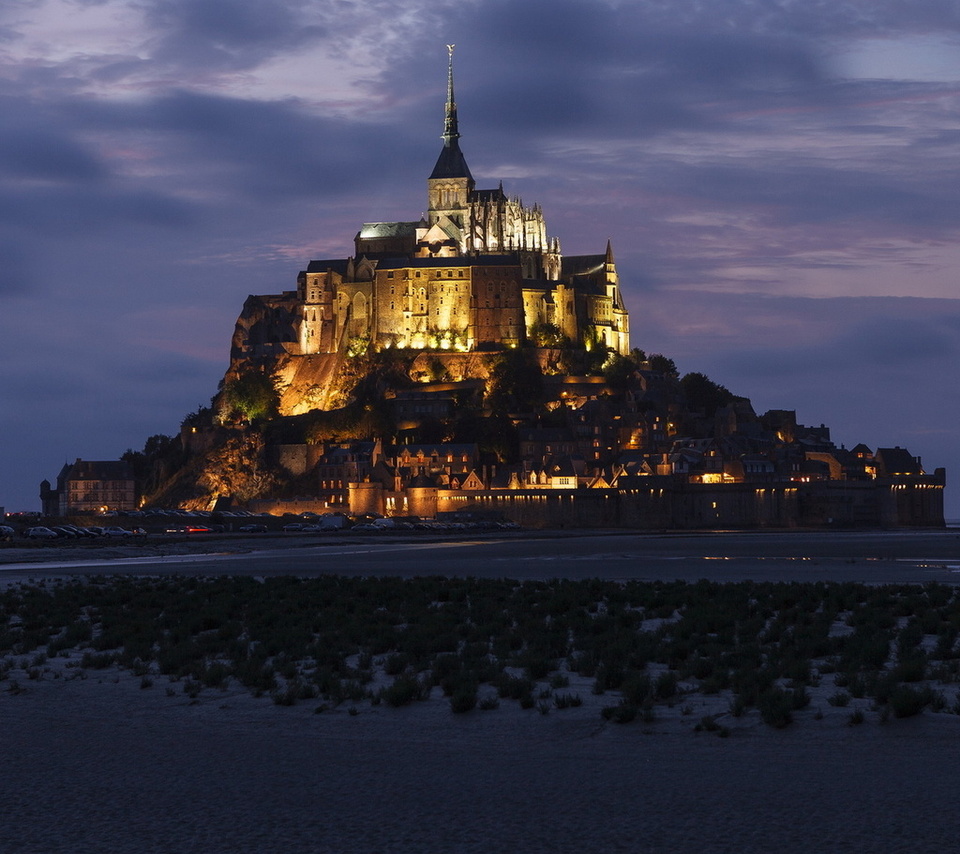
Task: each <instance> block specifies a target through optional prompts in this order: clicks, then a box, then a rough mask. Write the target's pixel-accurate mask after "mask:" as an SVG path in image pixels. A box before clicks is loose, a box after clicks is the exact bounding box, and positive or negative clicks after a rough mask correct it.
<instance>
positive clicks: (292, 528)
mask: <svg viewBox="0 0 960 854" xmlns="http://www.w3.org/2000/svg"><path fill="white" fill-rule="evenodd" d="M302 528H303V523H302V522H291V523H290V524H289V525H284V526H283V530H284V531H299V530H301V529H302Z"/></svg>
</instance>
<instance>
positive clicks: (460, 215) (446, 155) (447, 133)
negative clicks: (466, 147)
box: [427, 44, 474, 248]
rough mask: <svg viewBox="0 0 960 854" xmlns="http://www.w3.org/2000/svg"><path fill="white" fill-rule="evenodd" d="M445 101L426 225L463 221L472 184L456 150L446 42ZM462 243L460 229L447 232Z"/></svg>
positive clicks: (449, 47) (457, 138) (459, 224)
mask: <svg viewBox="0 0 960 854" xmlns="http://www.w3.org/2000/svg"><path fill="white" fill-rule="evenodd" d="M447 52H448V54H449V64H448V66H447V103H446V107H445V109H444V120H443V148H442V149H441V150H440V156H439V157H438V158H437V165H436V166H434V167H433V172H431V173H430V178H429V180H428V181H427V200H428V204H427V207H428V208H429V213H428V215H427V221H428V223H429V224H430V225H434V224H436V223H440V222H442V221H444V220H449V223H450V224H451V225H453V226H455V227H456V228H457V229H463V228H464V226H465V225H466V222H465V214H466V211H467V200H468V199H469V196H470V193H471V192H472V191H473V188H474V181H473V175H471V174H470V168H469V167H468V166H467V161H466V159H465V158H464V156H463V152H462V151H461V150H460V130H459V127H458V125H457V102H456V100H455V99H454V97H453V45H452V44H448V45H447ZM449 236H450V237H451V238H452V239H454V240H456V242H458V243H459V244H460V245H461V248H463V247H464V245H465V242H464V238H463V235H462V233H461V234H458V235H453V234H450V235H449Z"/></svg>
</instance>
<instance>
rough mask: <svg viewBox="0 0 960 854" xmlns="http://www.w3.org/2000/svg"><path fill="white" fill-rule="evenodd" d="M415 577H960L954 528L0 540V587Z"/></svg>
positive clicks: (958, 534) (959, 543)
mask: <svg viewBox="0 0 960 854" xmlns="http://www.w3.org/2000/svg"><path fill="white" fill-rule="evenodd" d="M113 573H123V574H134V575H165V574H189V575H219V574H230V575H233V574H244V575H299V576H313V575H320V574H330V573H336V574H350V575H354V574H356V575H396V576H403V577H408V578H409V577H413V576H417V575H447V576H459V577H465V576H472V577H476V578H517V579H524V578H537V579H548V578H594V577H602V578H608V579H637V580H644V581H653V580H657V579H678V580H688V581H695V580H697V579H699V578H709V579H711V580H716V581H741V580H768V581H821V580H822V581H862V582H868V583H900V582H905V583H912V582H919V583H923V582H927V581H938V582H941V583H945V584H953V583H956V582H957V581H958V580H960V530H958V529H946V530H937V531H902V532H800V531H798V532H786V533H778V532H758V533H739V532H720V533H703V534H634V533H624V532H602V531H598V532H593V531H591V532H583V533H576V532H569V531H557V532H524V533H520V534H510V535H495V534H484V535H480V536H468V537H466V538H463V537H461V538H457V537H431V536H426V535H424V536H406V537H403V536H395V535H390V534H370V535H353V536H349V535H339V536H336V535H334V536H324V537H322V538H319V537H316V536H313V537H308V536H288V537H280V538H277V537H263V538H259V537H248V538H243V537H236V536H234V537H229V538H222V539H203V540H190V541H188V540H185V539H181V540H170V539H166V540H154V539H148V540H147V541H146V542H144V543H135V544H129V545H127V544H123V545H114V546H106V547H104V546H100V547H92V548H91V547H82V548H78V547H75V546H73V545H71V544H69V543H68V544H65V547H57V546H41V547H33V548H22V547H18V546H17V544H4V545H3V546H0V584H2V583H9V582H11V581H16V580H25V579H27V578H42V577H51V576H60V577H65V576H71V575H88V574H95V575H103V574H113Z"/></svg>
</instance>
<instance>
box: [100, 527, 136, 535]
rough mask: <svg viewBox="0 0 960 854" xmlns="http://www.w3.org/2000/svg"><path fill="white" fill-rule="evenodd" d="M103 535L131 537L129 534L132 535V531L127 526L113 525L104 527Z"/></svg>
mask: <svg viewBox="0 0 960 854" xmlns="http://www.w3.org/2000/svg"><path fill="white" fill-rule="evenodd" d="M103 536H105V537H129V536H130V531H128V530H127V529H126V528H117V527H116V526H112V527H110V528H104V529H103Z"/></svg>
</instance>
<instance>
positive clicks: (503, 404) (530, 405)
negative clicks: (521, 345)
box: [487, 350, 543, 413]
mask: <svg viewBox="0 0 960 854" xmlns="http://www.w3.org/2000/svg"><path fill="white" fill-rule="evenodd" d="M488 388H489V393H488V395H487V402H488V403H489V405H490V407H491V408H492V409H493V410H494V411H495V412H501V413H502V412H518V411H529V410H531V409H536V408H539V406H540V403H541V400H542V397H543V371H542V370H541V368H540V363H539V362H538V361H537V360H536V358H535V357H534V354H533V352H532V351H530V350H507V351H506V352H504V353H502V354H501V355H499V356H498V357H497V358H496V359H495V360H494V362H493V366H492V368H491V370H490V384H489V386H488Z"/></svg>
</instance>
